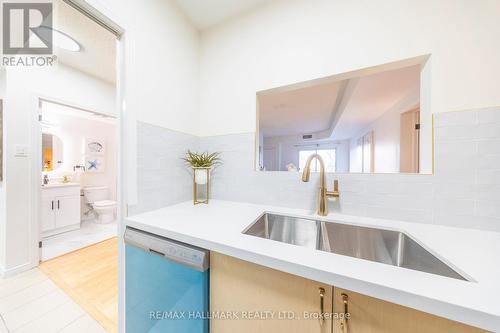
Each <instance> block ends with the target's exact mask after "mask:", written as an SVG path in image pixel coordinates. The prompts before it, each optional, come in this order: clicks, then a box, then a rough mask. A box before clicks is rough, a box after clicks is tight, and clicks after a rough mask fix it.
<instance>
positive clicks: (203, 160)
mask: <svg viewBox="0 0 500 333" xmlns="http://www.w3.org/2000/svg"><path fill="white" fill-rule="evenodd" d="M183 160H184V161H185V162H186V164H188V165H189V166H191V167H192V168H193V172H194V180H195V182H196V184H198V185H205V184H206V183H207V182H208V174H209V173H210V170H211V169H212V168H213V167H214V166H215V165H217V164H220V162H221V159H220V157H219V153H218V152H215V153H208V152H204V153H201V154H200V153H195V152H192V151H190V150H188V152H187V154H186V157H184V158H183Z"/></svg>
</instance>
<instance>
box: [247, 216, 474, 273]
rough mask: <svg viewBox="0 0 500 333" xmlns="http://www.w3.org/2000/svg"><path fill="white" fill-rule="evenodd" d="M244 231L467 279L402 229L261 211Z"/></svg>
mask: <svg viewBox="0 0 500 333" xmlns="http://www.w3.org/2000/svg"><path fill="white" fill-rule="evenodd" d="M243 233H244V234H246V235H251V236H256V237H260V238H266V239H270V240H274V241H278V242H282V243H288V244H293V245H298V246H302V247H307V248H311V249H316V250H320V251H325V252H331V253H336V254H341V255H345V256H349V257H354V258H359V259H365V260H370V261H375V262H378V263H382V264H388V265H393V266H398V267H402V268H407V269H412V270H417V271H422V272H426V273H431V274H437V275H441V276H446V277H450V278H454V279H459V280H465V281H468V279H467V278H465V277H464V276H463V275H462V274H459V273H458V272H457V271H456V270H455V269H453V268H452V267H450V266H449V265H447V264H446V263H444V262H443V261H442V260H441V259H439V258H438V257H436V256H435V255H433V254H432V253H430V252H429V251H428V250H426V249H425V248H424V247H423V246H422V245H420V244H419V243H418V242H417V241H415V240H414V239H413V238H411V237H410V236H408V235H406V234H405V233H403V232H399V231H393V230H385V229H379V228H370V227H361V226H356V225H351V224H343V223H335V222H325V221H316V220H313V219H307V218H299V217H292V216H285V215H277V214H268V213H266V214H263V215H262V216H261V217H260V218H259V219H258V220H257V221H256V222H254V223H252V224H251V225H250V226H249V227H247V228H246V229H245V230H244V231H243Z"/></svg>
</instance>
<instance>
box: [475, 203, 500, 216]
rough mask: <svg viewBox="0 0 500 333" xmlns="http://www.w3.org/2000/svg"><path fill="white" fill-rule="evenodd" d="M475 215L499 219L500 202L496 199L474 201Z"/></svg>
mask: <svg viewBox="0 0 500 333" xmlns="http://www.w3.org/2000/svg"><path fill="white" fill-rule="evenodd" d="M476 215H477V216H482V217H492V218H497V219H500V204H499V202H498V199H497V200H488V201H486V200H479V201H477V202H476Z"/></svg>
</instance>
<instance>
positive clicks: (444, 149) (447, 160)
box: [133, 108, 500, 231]
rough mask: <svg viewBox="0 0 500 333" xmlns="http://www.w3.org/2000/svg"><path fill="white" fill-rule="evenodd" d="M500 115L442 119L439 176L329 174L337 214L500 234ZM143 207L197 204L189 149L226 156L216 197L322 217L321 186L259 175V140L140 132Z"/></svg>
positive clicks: (290, 176) (288, 176) (216, 174)
mask: <svg viewBox="0 0 500 333" xmlns="http://www.w3.org/2000/svg"><path fill="white" fill-rule="evenodd" d="M499 119H500V108H496V109H485V110H477V111H459V112H447V113H439V114H436V115H435V125H436V126H435V174H434V175H411V174H328V175H327V182H328V185H329V187H331V186H332V182H333V180H334V179H338V180H339V187H340V192H341V197H340V200H335V201H334V200H332V201H331V202H330V203H329V205H330V206H329V207H330V211H332V212H340V213H343V214H348V215H361V216H373V217H380V218H389V219H398V220H405V221H412V222H420V223H434V224H440V225H448V226H456V227H465V228H475V229H485V230H495V231H500V212H499V210H500V209H499V208H498V207H500V121H499ZM138 129H139V130H138V141H139V142H138V149H139V152H138V156H139V157H138V171H139V177H138V178H139V184H138V185H139V201H140V202H139V205H138V206H137V207H134V209H133V211H134V212H143V211H147V210H151V209H156V208H159V207H162V206H165V205H171V204H173V203H177V202H181V201H186V200H190V199H191V198H192V192H191V191H192V189H191V181H192V180H191V174H190V172H189V171H188V170H187V169H186V168H185V166H184V165H183V163H182V161H181V160H180V158H181V157H182V156H183V155H184V153H185V152H186V150H187V149H193V150H198V151H218V152H221V157H222V159H223V164H222V165H221V166H219V167H218V168H217V169H216V170H214V171H213V172H212V175H211V177H212V184H211V185H212V186H211V197H212V198H214V199H222V200H231V201H246V202H254V203H262V204H270V205H278V206H285V207H296V208H303V209H309V210H311V211H312V210H314V209H315V207H316V196H317V188H318V183H319V178H318V175H317V174H313V175H312V176H311V181H310V182H309V183H303V182H302V181H301V175H300V174H299V173H298V172H259V171H255V170H254V155H253V154H254V140H255V136H254V134H253V133H243V134H230V135H222V136H213V137H202V138H197V137H195V136H190V135H187V134H183V133H178V132H175V131H171V130H166V129H162V128H159V127H156V126H153V125H148V124H143V123H139V125H138Z"/></svg>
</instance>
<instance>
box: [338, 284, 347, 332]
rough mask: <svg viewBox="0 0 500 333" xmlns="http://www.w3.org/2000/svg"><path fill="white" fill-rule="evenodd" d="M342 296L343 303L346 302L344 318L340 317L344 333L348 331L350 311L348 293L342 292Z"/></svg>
mask: <svg viewBox="0 0 500 333" xmlns="http://www.w3.org/2000/svg"><path fill="white" fill-rule="evenodd" d="M340 296H342V303H343V304H344V314H343V316H342V318H341V319H340V329H341V330H342V332H343V333H347V331H348V329H349V328H348V327H347V324H348V323H347V321H348V320H349V318H348V317H347V316H348V313H349V303H348V301H349V296H347V294H344V293H342V294H341V295H340Z"/></svg>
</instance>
